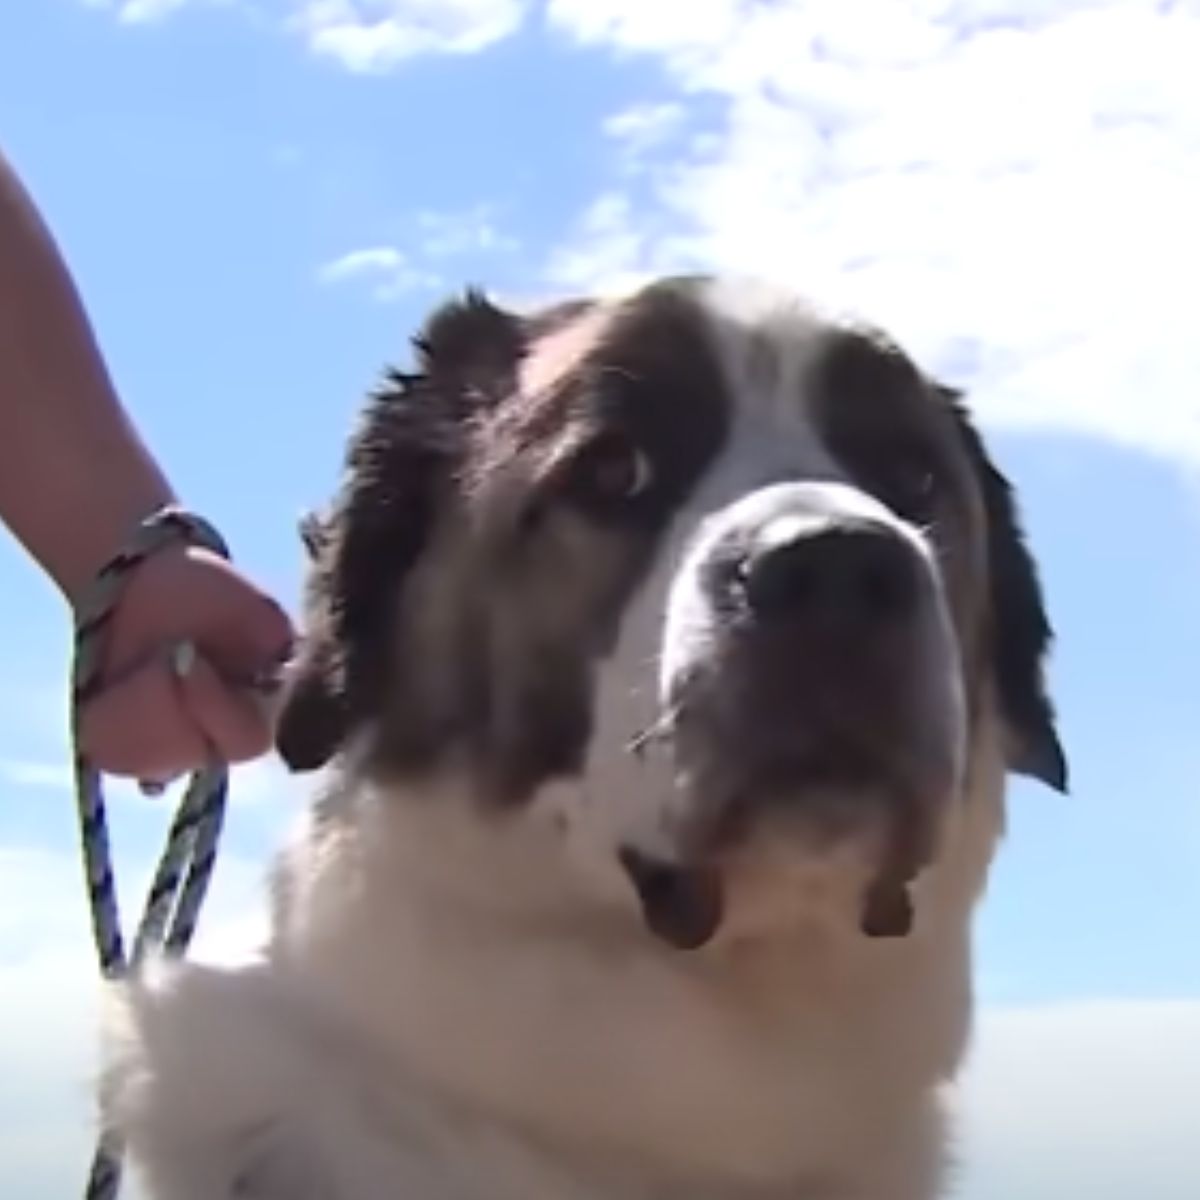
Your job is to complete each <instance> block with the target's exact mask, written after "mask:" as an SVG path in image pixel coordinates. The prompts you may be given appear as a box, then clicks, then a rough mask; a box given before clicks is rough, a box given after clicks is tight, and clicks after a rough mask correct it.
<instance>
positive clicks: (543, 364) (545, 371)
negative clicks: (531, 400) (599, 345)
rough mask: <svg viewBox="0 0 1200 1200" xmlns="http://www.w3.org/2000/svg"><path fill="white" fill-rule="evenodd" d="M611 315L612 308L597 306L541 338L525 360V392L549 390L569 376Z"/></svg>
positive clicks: (522, 387) (522, 384) (522, 373)
mask: <svg viewBox="0 0 1200 1200" xmlns="http://www.w3.org/2000/svg"><path fill="white" fill-rule="evenodd" d="M610 317H611V312H610V310H609V309H608V308H606V307H603V306H600V305H597V306H595V307H593V308H590V309H588V310H587V311H586V312H584V313H583V314H582V315H580V316H578V317H574V318H572V319H571V320H568V321H567V322H566V324H564V325H563V326H561V327H560V328H558V329H555V330H554V331H553V332H551V333H548V334H546V335H545V336H543V337H541V338H539V339H538V340H537V342H536V343H535V344H534V346H533V347H532V348H531V350H530V352H529V354H527V355H526V356H525V358H524V359H523V360H522V362H521V368H520V390H521V392H522V393H523V394H525V395H529V396H532V395H537V394H539V393H544V392H547V391H549V390H550V389H551V388H553V387H554V386H555V384H557V383H559V382H560V381H561V380H562V379H563V378H564V377H565V376H567V375H569V374H570V373H571V371H572V370H574V369H575V368H576V367H577V366H578V365H579V363H580V361H581V360H582V359H583V358H584V357H585V355H586V354H587V353H588V351H589V350H591V348H592V347H593V346H594V345H595V344H596V342H597V341H598V340H599V338H600V335H601V334H602V333H603V331H604V327H605V326H606V325H607V324H608V321H609V320H610Z"/></svg>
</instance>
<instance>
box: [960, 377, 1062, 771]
mask: <svg viewBox="0 0 1200 1200" xmlns="http://www.w3.org/2000/svg"><path fill="white" fill-rule="evenodd" d="M938 390H939V391H940V392H941V394H942V396H943V397H944V398H945V400H946V401H947V403H948V404H949V407H950V410H951V412H952V413H953V415H954V418H955V421H956V423H957V425H958V429H959V434H960V436H961V437H962V440H963V444H964V445H965V447H966V450H967V453H968V455H969V457H970V460H971V463H972V465H973V467H974V469H975V474H976V478H977V479H978V482H979V487H980V492H981V494H982V496H983V505H984V512H985V515H986V519H987V532H988V574H989V578H990V587H991V612H992V630H991V637H992V644H991V656H992V670H993V672H994V674H995V679H996V687H997V691H998V693H999V699H1000V705H1001V709H1002V711H1003V715H1004V718H1005V721H1006V723H1007V725H1008V728H1009V733H1010V736H1011V745H1010V748H1009V765H1010V767H1011V768H1012V770H1014V771H1016V772H1018V773H1020V774H1022V775H1028V776H1030V777H1032V778H1034V779H1038V780H1040V781H1041V782H1042V783H1044V784H1046V785H1047V786H1048V787H1052V788H1054V789H1055V790H1056V791H1060V792H1065V791H1066V790H1067V760H1066V755H1065V754H1064V753H1063V749H1062V746H1061V745H1060V743H1059V740H1058V733H1057V729H1056V726H1055V715H1054V707H1053V704H1052V703H1051V701H1050V697H1049V695H1048V693H1047V690H1046V683H1045V676H1044V662H1045V658H1046V654H1047V652H1048V650H1049V648H1050V644H1051V641H1052V640H1053V631H1052V630H1051V627H1050V622H1049V620H1048V619H1047V616H1046V609H1045V604H1044V601H1043V598H1042V589H1041V584H1040V582H1039V580H1038V572H1037V566H1036V564H1035V562H1034V559H1033V555H1032V554H1031V553H1030V551H1029V548H1028V546H1027V545H1026V541H1025V535H1024V531H1023V530H1022V528H1021V522H1020V517H1019V514H1018V512H1017V504H1016V499H1015V496H1014V494H1013V488H1012V485H1011V484H1010V483H1009V481H1008V480H1007V479H1006V478H1005V477H1004V475H1002V474H1001V472H1000V471H999V470H998V469H997V468H996V466H995V464H994V463H993V462H992V461H991V459H990V458H989V456H988V453H987V450H986V449H985V447H984V444H983V439H982V438H981V437H980V436H979V433H978V432H977V431H976V429H975V427H974V425H973V424H972V423H971V419H970V417H969V416H968V414H967V412H966V409H965V407H964V405H963V403H962V396H961V393H959V392H957V391H954V390H953V389H950V388H946V387H940V386H939V388H938Z"/></svg>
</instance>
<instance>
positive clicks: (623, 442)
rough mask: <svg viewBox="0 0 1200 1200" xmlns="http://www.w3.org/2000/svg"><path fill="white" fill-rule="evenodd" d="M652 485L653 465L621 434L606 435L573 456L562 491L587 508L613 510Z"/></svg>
mask: <svg viewBox="0 0 1200 1200" xmlns="http://www.w3.org/2000/svg"><path fill="white" fill-rule="evenodd" d="M653 482H654V466H653V464H652V463H651V461H650V458H649V456H648V455H647V454H646V452H645V451H644V450H642V448H641V447H640V446H638V445H637V443H635V442H633V441H632V440H631V439H629V438H628V437H626V436H624V435H623V434H619V433H606V434H601V435H600V436H599V437H597V438H595V439H593V440H592V441H591V442H589V443H588V444H587V445H586V446H584V447H583V449H582V450H580V452H579V453H578V454H577V455H576V457H575V460H574V461H573V462H572V464H571V468H570V471H569V473H568V476H567V479H566V481H565V491H566V495H567V497H568V498H569V499H571V500H573V501H575V502H576V503H579V504H581V505H583V506H585V507H587V508H591V509H601V510H614V509H618V508H620V507H621V506H622V505H623V504H624V503H626V502H628V501H631V500H636V499H637V498H638V497H639V496H641V495H643V494H645V493H646V492H647V491H648V490H649V488H650V486H651V484H652V483H653Z"/></svg>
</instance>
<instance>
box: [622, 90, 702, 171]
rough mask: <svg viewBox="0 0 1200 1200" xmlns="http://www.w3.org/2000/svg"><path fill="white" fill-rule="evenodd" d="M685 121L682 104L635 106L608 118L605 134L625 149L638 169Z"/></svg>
mask: <svg viewBox="0 0 1200 1200" xmlns="http://www.w3.org/2000/svg"><path fill="white" fill-rule="evenodd" d="M685 119H686V109H685V108H684V106H683V105H682V104H677V103H674V102H664V103H659V104H635V105H633V107H631V108H626V109H622V110H621V111H620V112H618V113H614V114H613V115H612V116H611V117H609V118H608V120H606V121H605V122H604V132H605V133H606V134H607V135H608V136H609V137H610V138H612V139H613V140H614V141H616V142H617V143H619V144H620V145H621V146H622V147H623V148H624V150H625V154H626V156H627V160H628V162H629V165H631V166H637V165H638V164H639V163H640V161H641V160H642V158H643V157H644V156H645V155H646V154H648V153H649V152H650V151H651V150H655V149H657V148H659V147H660V146H662V144H663V143H664V142H666V141H667V140H669V139H670V137H671V136H672V135H673V134H674V133H675V132H676V131H677V130H678V129H679V128H680V127H681V126H682V125H683V123H684V120H685Z"/></svg>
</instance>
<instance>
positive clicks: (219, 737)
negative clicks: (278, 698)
mask: <svg viewBox="0 0 1200 1200" xmlns="http://www.w3.org/2000/svg"><path fill="white" fill-rule="evenodd" d="M176 675H177V678H178V681H179V682H178V689H179V694H180V699H181V701H182V707H183V709H184V715H185V716H186V717H187V718H190V721H191V722H192V723H193V724H194V725H196V726H198V727H199V728H200V730H201V731H202V734H203V737H204V740H205V742H206V744H207V745H208V746H210V747H211V749H212V753H213V754H215V755H216V757H217V758H219V759H220V760H221V761H222V762H226V763H239V762H245V761H247V760H248V759H252V758H258V757H259V755H261V754H265V753H266V752H267V751H268V750H269V749H270V748H271V738H272V729H271V722H270V720H269V718H268V715H267V710H266V707H265V705H263V703H262V702H261V701H260V700H259V699H258V697H257V696H255V694H254V693H253V692H251V691H250V690H249V689H247V688H244V687H236V686H231V685H230V684H228V683H226V682H225V680H223V679H222V678H221V677H220V676H219V675H218V674H217V672H216V671H215V670H214V669H213V667H212V666H211V664H209V663H208V662H207V661H206V660H205V659H204V658H203V657H202V656H201V655H198V654H193V655H192V661H191V662H190V663H188V664H186V669H185V670H182V671H180V670H176Z"/></svg>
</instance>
